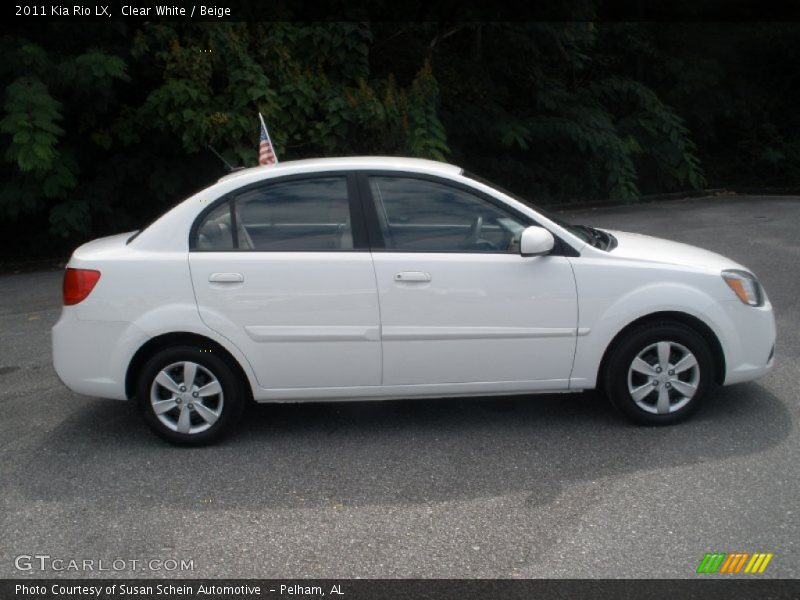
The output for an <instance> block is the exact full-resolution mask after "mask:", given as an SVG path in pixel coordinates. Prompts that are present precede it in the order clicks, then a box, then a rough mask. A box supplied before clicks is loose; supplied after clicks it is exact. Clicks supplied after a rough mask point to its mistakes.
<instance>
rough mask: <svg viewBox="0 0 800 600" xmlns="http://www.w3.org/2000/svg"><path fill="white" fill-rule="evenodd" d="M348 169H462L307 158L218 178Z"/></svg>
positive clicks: (430, 163) (405, 161)
mask: <svg viewBox="0 0 800 600" xmlns="http://www.w3.org/2000/svg"><path fill="white" fill-rule="evenodd" d="M349 169H387V170H392V171H394V170H398V171H403V170H408V171H422V172H426V173H441V174H443V175H458V174H460V173H461V172H462V171H463V169H461V167H457V166H455V165H451V164H449V163H445V162H437V161H435V160H427V159H424V158H408V157H400V156H342V157H336V158H307V159H303V160H289V161H286V162H280V163H278V164H277V165H274V166H272V167H261V166H259V167H250V168H249V169H238V170H236V171H234V172H233V173H229V174H228V175H225V176H224V177H221V178H220V179H219V181H228V180H230V179H238V178H239V177H244V176H247V175H256V174H259V173H261V174H263V175H264V177H265V178H267V177H274V176H277V175H282V174H288V173H293V172H295V173H314V172H317V171H340V170H349Z"/></svg>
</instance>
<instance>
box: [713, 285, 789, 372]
mask: <svg viewBox="0 0 800 600" xmlns="http://www.w3.org/2000/svg"><path fill="white" fill-rule="evenodd" d="M722 308H723V312H724V315H725V317H726V318H725V320H726V321H727V322H728V324H729V326H728V327H726V329H727V332H726V333H727V335H726V336H725V337H726V338H727V339H726V343H725V344H724V348H725V363H726V369H725V381H724V384H725V385H729V384H732V383H741V382H743V381H751V380H753V379H757V378H759V377H761V376H763V375H766V374H767V373H768V372H769V371H770V370H771V369H772V367H773V365H774V364H775V338H776V330H775V315H774V312H773V310H772V304H771V303H770V301H769V299H766V300H765V302H764V305H763V306H757V307H754V306H747V305H746V304H743V303H742V302H739V301H738V300H732V301H730V302H724V303H722Z"/></svg>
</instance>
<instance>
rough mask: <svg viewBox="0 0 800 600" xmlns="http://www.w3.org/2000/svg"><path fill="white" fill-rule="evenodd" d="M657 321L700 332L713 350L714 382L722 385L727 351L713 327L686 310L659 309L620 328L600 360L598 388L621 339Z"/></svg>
mask: <svg viewBox="0 0 800 600" xmlns="http://www.w3.org/2000/svg"><path fill="white" fill-rule="evenodd" d="M655 321H673V322H676V323H681V324H682V325H686V326H687V327H690V328H691V329H693V330H694V331H696V332H697V333H698V334H700V335H701V336H702V337H703V339H704V340H705V341H706V343H708V347H709V349H710V350H711V356H712V357H713V359H714V382H715V383H717V384H718V385H722V383H723V382H724V381H725V369H726V364H725V352H724V350H723V349H722V343H721V342H720V341H719V338H718V337H717V335H716V334H715V333H714V330H712V329H711V327H709V326H708V325H707V324H706V323H704V322H703V321H702V320H701V319H698V318H697V317H695V316H694V315H690V314H688V313H685V312H680V311H658V312H653V313H650V314H647V315H644V316H642V317H639V318H637V319H635V320H634V321H631V322H630V323H628V324H627V325H625V327H623V328H622V329H620V330H619V331H618V332H617V334H616V335H615V336H614V337H613V339H612V340H611V342H610V343H609V344H608V346H606V349H605V352H603V358H602V359H601V361H600V364H599V366H598V372H597V388H598V389H602V385H603V383H604V382H603V378H604V377H605V372H606V364H607V362H608V359H609V357H610V356H611V353H612V350H613V349H614V348H615V347H616V345H617V344H618V343H619V341H620V340H621V339H623V338H624V337H625V335H627V333H628V332H629V331H631V330H632V329H634V328H636V327H639V326H641V325H644V324H646V323H648V322H655Z"/></svg>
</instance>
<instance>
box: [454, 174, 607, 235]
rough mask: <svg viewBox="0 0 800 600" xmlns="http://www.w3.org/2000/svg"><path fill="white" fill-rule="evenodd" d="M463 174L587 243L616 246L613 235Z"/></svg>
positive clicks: (489, 182) (476, 177)
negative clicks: (564, 217) (532, 210)
mask: <svg viewBox="0 0 800 600" xmlns="http://www.w3.org/2000/svg"><path fill="white" fill-rule="evenodd" d="M463 175H464V177H469V178H470V179H474V180H475V181H479V182H480V183H482V184H484V185H488V186H489V187H491V188H493V189H495V190H497V191H498V192H502V193H503V194H505V195H506V196H510V197H511V198H513V199H514V200H517V201H519V202H522V203H523V204H525V205H526V206H530V207H531V208H533V209H534V210H535V211H536V212H538V213H539V214H541V215H544V216H545V217H547V218H548V219H550V220H551V221H552V222H553V223H555V224H556V225H558V226H559V227H562V228H563V229H566V230H567V231H569V232H570V233H571V234H572V235H574V236H575V237H576V238H578V239H580V240H582V241H584V242H586V243H587V244H591V245H592V246H595V247H597V248H603V249H606V250H610V249H611V248H613V247H614V246H616V240H615V239H614V237H613V236H612V235H611V234H609V233H607V232H605V231H602V230H600V229H595V228H594V227H589V226H588V225H573V224H572V223H570V222H568V221H566V220H565V219H563V218H562V217H559V216H558V215H555V214H553V213H551V212H550V211H548V210H545V209H543V208H541V207H539V206H536V205H534V204H532V203H531V202H528V201H527V200H526V199H525V198H522V197H521V196H519V195H518V194H515V193H514V192H511V191H509V190H506V189H504V188H502V187H500V186H499V185H497V184H495V183H493V182H491V181H487V180H486V179H484V178H483V177H480V176H479V175H475V174H474V173H470V172H469V171H464V172H463Z"/></svg>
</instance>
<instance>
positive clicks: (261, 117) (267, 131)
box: [258, 112, 278, 165]
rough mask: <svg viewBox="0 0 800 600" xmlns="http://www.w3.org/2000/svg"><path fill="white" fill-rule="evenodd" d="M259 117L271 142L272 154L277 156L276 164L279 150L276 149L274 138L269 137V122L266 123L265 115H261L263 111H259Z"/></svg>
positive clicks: (276, 158)
mask: <svg viewBox="0 0 800 600" xmlns="http://www.w3.org/2000/svg"><path fill="white" fill-rule="evenodd" d="M258 118H259V119H260V120H261V126H262V127H263V128H264V132H265V133H266V134H267V141H268V142H269V145H270V147H271V148H272V155H273V156H274V157H275V164H276V165H277V164H278V151H277V150H276V149H275V146H274V145H273V144H272V138H270V137H269V129H267V124H266V123H264V117H263V116H261V113H260V112H259V113H258Z"/></svg>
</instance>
